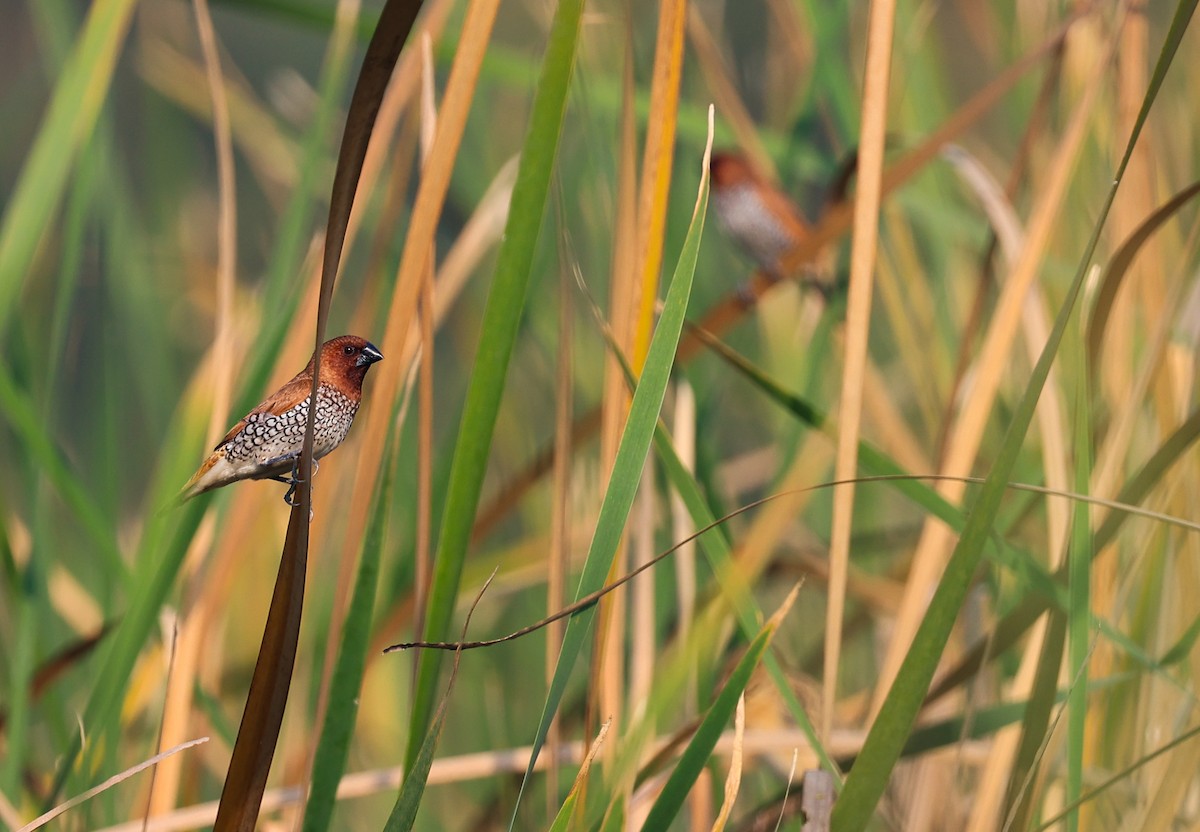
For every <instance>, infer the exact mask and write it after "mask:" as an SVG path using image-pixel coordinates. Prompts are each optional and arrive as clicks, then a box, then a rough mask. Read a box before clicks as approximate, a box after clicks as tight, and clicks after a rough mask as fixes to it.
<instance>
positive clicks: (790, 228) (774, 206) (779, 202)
mask: <svg viewBox="0 0 1200 832" xmlns="http://www.w3.org/2000/svg"><path fill="white" fill-rule="evenodd" d="M760 193H761V194H762V199H763V202H765V203H766V204H767V207H768V208H769V209H770V211H771V214H772V215H773V216H776V217H778V218H779V219H780V221H781V222H783V223H784V225H785V226H786V228H787V232H788V233H789V234H790V235H792V236H793V237H794V238H795V239H796V241H797V242H799V241H800V240H803V239H805V238H806V237H808V236H809V234H811V233H812V228H811V227H810V226H809V224H808V221H807V220H805V219H804V216H803V215H802V214H801V213H800V209H799V208H797V207H796V203H794V202H792V200H790V199H789V198H788V197H786V196H784V195H783V194H781V193H780V192H779V191H777V190H775V189H774V188H769V187H768V188H763V189H762V190H761V192H760Z"/></svg>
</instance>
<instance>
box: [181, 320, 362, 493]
mask: <svg viewBox="0 0 1200 832" xmlns="http://www.w3.org/2000/svg"><path fill="white" fill-rule="evenodd" d="M382 358H383V353H381V352H380V351H379V350H378V349H376V348H375V345H374V344H371V343H370V342H368V341H366V340H364V339H362V338H359V337H358V336H356V335H343V336H342V337H340V338H334V339H332V340H330V341H326V342H325V343H324V344H322V345H321V378H320V385H321V386H320V388H319V389H318V390H317V415H316V420H315V422H314V424H313V459H314V460H317V459H320V458H321V457H323V456H325V455H326V454H328V453H329V452H330V451H332V450H333V449H334V448H336V447H337V446H338V445H340V444H341V443H342V440H343V439H345V438H346V434H347V433H349V432H350V425H352V424H353V423H354V414H355V413H357V412H358V405H359V403H360V402H361V401H362V383H363V378H365V377H366V375H367V370H369V369H370V368H371V365H372V364H374V363H375V362H376V361H379V360H380V359H382ZM312 373H313V364H312V361H309V362H308V366H307V367H305V368H304V369H303V370H301V371H300V372H299V373H298V374H297V375H296V377H295V378H293V379H292V380H291V381H289V382H288V383H287V384H285V385H283V386H282V387H280V388H279V389H278V390H276V391H275V392H274V393H272V394H271V395H270V396H268V397H267V398H266V399H265V400H264V401H263V402H262V404H260V405H259V406H258V407H256V408H254V409H253V410H251V411H250V412H249V413H247V414H246V415H245V416H244V417H242V420H241V421H240V422H238V423H237V424H236V425H234V426H233V427H232V428H231V429H230V431H229V433H227V434H225V438H224V439H222V440H221V441H220V442H218V443H217V447H216V448H214V449H213V452H212V453H211V454H210V455H209V457H208V459H206V460H204V464H203V465H201V466H200V470H198V471H197V472H196V473H195V474H193V475H192V478H191V479H190V480H188V482H187V485H185V486H184V487H183V491H181V492H180V494H179V502H183V501H184V500H188V499H191V498H192V497H195V496H196V495H197V494H203V493H204V492H205V491H211V490H212V489H214V488H220V487H221V486H223V485H229V483H231V482H238V481H239V480H263V479H273V480H279V481H280V482H286V483H289V484H293V485H294V483H293V482H292V480H288V479H284V476H283V475H284V474H287V473H289V472H290V471H292V468H293V466H294V465H295V464H296V461H297V460H298V459H299V458H300V448H301V446H302V445H303V444H304V430H305V425H306V422H307V420H308V400H309V397H310V395H311V394H312ZM288 493H289V495H290V494H291V492H288Z"/></svg>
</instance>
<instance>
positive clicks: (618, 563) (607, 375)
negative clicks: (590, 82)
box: [492, 2, 639, 760]
mask: <svg viewBox="0 0 1200 832" xmlns="http://www.w3.org/2000/svg"><path fill="white" fill-rule="evenodd" d="M623 11H624V14H623V18H624V24H625V25H624V35H625V37H624V58H625V62H624V67H623V72H622V81H621V123H620V140H619V141H620V149H619V157H618V161H617V193H616V216H615V228H614V229H613V232H614V233H613V257H612V271H611V275H610V281H609V285H610V287H611V288H610V290H609V292H610V297H609V318H608V322H609V326H610V327H611V329H612V333H613V337H614V339H615V340H616V343H617V344H618V345H619V346H620V348H621V350H622V351H623V352H624V353H625V354H626V355H631V354H632V352H633V340H634V331H635V329H636V320H637V318H636V314H635V310H636V308H637V306H638V303H637V286H638V277H637V276H638V226H639V216H638V190H637V130H638V123H637V115H636V113H635V111H634V103H635V100H636V89H637V88H636V85H635V82H634V65H633V59H634V44H633V4H632V3H630V2H627V3H626V4H625V6H624V10H623ZM629 401H630V397H629V392H628V388H627V387H626V385H625V376H624V373H623V372H622V368H621V366H620V365H619V364H618V362H617V360H616V359H615V358H614V357H613V356H612V355H606V356H605V358H604V399H603V402H602V403H601V408H600V413H599V419H598V420H597V424H598V425H599V427H600V481H599V482H598V483H597V489H598V493H603V492H604V490H605V489H606V488H607V486H608V478H609V476H610V472H611V471H612V467H613V463H614V461H615V460H616V455H617V446H618V445H619V444H620V441H621V426H622V424H623V423H624V420H625V416H626V413H627V411H628V408H629ZM571 439H572V444H573V445H574V444H575V443H576V442H577V440H578V437H577V436H576V435H575V434H573V435H572V437H571ZM506 491H508V492H509V493H510V494H512V493H515V490H510V489H506ZM492 516H496V515H495V514H494V513H493V515H492ZM627 571H628V562H627V559H626V553H625V547H624V545H621V546H619V547H618V549H617V553H616V557H615V558H614V559H613V566H612V571H611V572H610V574H609V578H610V579H611V578H613V577H615V576H616V575H620V574H624V573H625V572H627ZM624 615H625V593H624V592H619V593H617V594H615V595H614V596H612V597H610V598H609V599H608V600H607V601H606V602H605V603H604V604H601V605H600V608H599V620H598V621H597V622H596V641H597V644H598V645H599V644H601V643H603V640H604V639H605V638H609V639H611V638H613V635H614V634H613V630H614V628H620V627H621V622H623V620H624ZM618 643H619V641H618ZM605 662H608V665H607V666H606V667H605V666H604V663H605ZM593 663H594V664H595V665H597V666H601V667H603V669H602V670H601V671H600V672H599V674H598V675H597V677H596V678H597V681H598V685H597V686H598V688H599V690H598V691H597V692H596V694H595V700H596V701H597V702H599V703H600V708H601V710H602V712H603V713H604V716H605V718H610V717H611V718H613V719H614V721H615V724H616V725H617V726H618V728H617V730H618V733H620V732H621V730H622V729H621V715H622V711H621V710H620V708H619V706H620V704H621V700H622V687H623V684H622V681H621V667H620V665H619V660H618V657H615V656H611V655H607V654H605V653H604V652H603V651H602V650H599V649H597V651H596V653H595V655H594V657H593ZM603 754H604V757H605V759H606V760H611V759H612V758H613V755H614V754H615V746H614V745H613V744H611V743H610V744H608V745H606V746H604V749H603Z"/></svg>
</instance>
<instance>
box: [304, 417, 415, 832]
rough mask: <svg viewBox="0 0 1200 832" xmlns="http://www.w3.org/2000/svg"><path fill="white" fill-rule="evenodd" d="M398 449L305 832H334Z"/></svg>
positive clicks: (365, 564)
mask: <svg viewBox="0 0 1200 832" xmlns="http://www.w3.org/2000/svg"><path fill="white" fill-rule="evenodd" d="M393 444H394V436H393V437H389V441H388V443H387V446H386V450H385V451H384V457H383V458H384V459H385V460H387V461H388V462H386V463H385V466H384V472H383V476H382V478H381V481H380V483H379V488H378V490H377V491H376V493H375V505H373V506H372V507H371V520H370V524H369V525H368V527H367V535H366V539H365V540H364V541H363V547H362V554H361V556H360V559H359V563H358V574H357V576H356V577H355V579H354V591H353V594H352V595H351V598H350V605H349V606H348V607H347V608H346V621H345V625H344V628H343V630H342V643H341V646H340V647H339V649H338V654H337V664H336V666H335V667H334V670H333V679H332V681H331V682H330V685H329V707H328V709H326V711H325V723H324V725H323V726H322V728H321V738H320V739H319V740H318V741H317V751H316V754H315V755H314V757H313V767H312V784H311V788H310V790H309V793H308V804H307V806H306V807H305V809H304V825H303V827H302V829H303V832H320V831H321V830H325V829H328V828H329V822H330V819H331V818H332V817H333V808H334V806H335V805H336V803H337V788H338V783H340V782H341V779H342V774H343V772H344V771H345V769H346V760H347V758H348V757H349V755H350V740H351V739H352V737H353V735H354V725H355V721H356V719H357V717H358V701H359V694H360V691H361V690H362V682H363V674H364V672H365V671H366V666H367V650H368V649H369V647H370V641H371V624H372V616H373V615H374V612H375V593H376V589H377V587H378V585H379V561H380V555H381V554H382V552H383V542H384V538H385V537H386V535H387V525H388V523H387V520H388V512H389V509H390V507H391V497H392V477H393V471H394V465H393V464H392V462H391V460H392V455H393V450H392V445H393Z"/></svg>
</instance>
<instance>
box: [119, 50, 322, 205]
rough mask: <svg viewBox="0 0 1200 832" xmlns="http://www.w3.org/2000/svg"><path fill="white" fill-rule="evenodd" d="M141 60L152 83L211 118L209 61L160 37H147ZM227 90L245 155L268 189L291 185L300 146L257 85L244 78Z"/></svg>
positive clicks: (141, 68) (233, 126) (200, 115)
mask: <svg viewBox="0 0 1200 832" xmlns="http://www.w3.org/2000/svg"><path fill="white" fill-rule="evenodd" d="M137 65H138V70H139V71H140V73H141V75H142V79H143V80H144V81H145V82H146V84H148V85H149V86H150V87H151V88H153V89H156V90H158V92H160V93H162V95H163V96H164V97H166V98H167V99H169V100H171V101H175V102H176V103H177V104H179V105H180V106H181V107H183V108H184V109H185V110H187V111H188V112H190V113H192V114H193V115H195V116H197V117H198V118H200V119H201V120H204V121H210V120H211V119H212V115H213V113H212V96H211V94H210V93H209V92H208V89H207V83H206V81H205V77H206V75H205V70H204V67H202V66H200V65H199V64H197V63H196V62H195V61H194V60H192V59H191V58H189V57H187V56H185V55H183V54H182V53H181V52H179V51H178V50H176V49H175V48H174V47H172V46H171V45H170V44H168V43H166V42H165V41H163V40H161V39H158V38H147V39H145V40H143V41H142V43H141V48H140V50H139V53H138V64H137ZM225 92H226V97H227V99H228V105H229V123H230V128H231V129H232V131H233V140H234V142H235V143H236V144H237V146H238V149H239V150H240V151H241V152H242V153H244V154H245V155H246V158H247V159H248V160H249V163H250V168H251V170H253V171H254V172H255V174H256V175H257V176H258V178H259V180H260V181H261V182H262V183H263V185H264V186H265V187H266V188H267V189H268V191H271V190H276V189H279V188H290V187H291V186H292V185H294V184H295V182H296V179H297V178H298V177H299V172H298V166H299V156H300V151H299V149H298V148H297V147H296V143H295V142H294V141H293V140H291V139H289V138H287V137H286V136H284V135H283V133H281V132H280V130H279V125H278V122H277V121H276V119H275V117H274V116H272V115H271V114H270V113H269V112H268V111H267V109H266V108H265V107H264V106H263V105H262V104H261V103H260V102H259V101H258V100H257V99H256V98H255V96H254V94H253V92H252V91H250V90H248V89H246V88H245V87H243V86H242V85H240V84H237V85H234V84H227V86H226V89H225Z"/></svg>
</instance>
